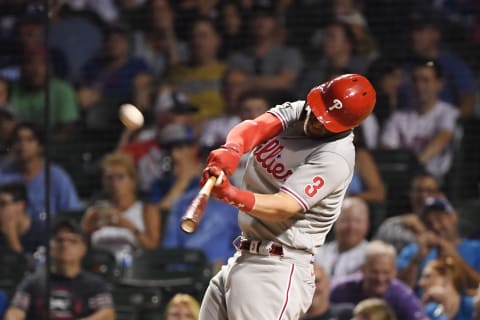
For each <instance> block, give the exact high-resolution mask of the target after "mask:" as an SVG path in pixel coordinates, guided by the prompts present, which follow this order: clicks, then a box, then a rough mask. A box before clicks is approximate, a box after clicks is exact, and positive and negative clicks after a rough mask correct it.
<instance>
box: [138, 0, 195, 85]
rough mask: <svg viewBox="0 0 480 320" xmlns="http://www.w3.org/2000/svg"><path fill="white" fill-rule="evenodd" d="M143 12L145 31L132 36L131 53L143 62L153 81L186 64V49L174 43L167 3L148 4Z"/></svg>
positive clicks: (153, 1) (172, 22)
mask: <svg viewBox="0 0 480 320" xmlns="http://www.w3.org/2000/svg"><path fill="white" fill-rule="evenodd" d="M147 10H148V13H149V17H148V27H147V30H146V31H142V32H136V33H135V35H134V39H133V40H134V45H133V52H134V55H135V56H136V57H139V58H142V59H143V60H145V61H146V62H147V64H148V65H149V67H150V69H151V70H152V72H153V74H154V75H155V77H157V78H162V77H165V76H166V75H167V74H168V72H169V71H170V68H171V67H172V66H174V65H176V64H178V63H185V62H186V61H187V58H188V47H187V45H186V43H184V42H181V41H178V40H177V37H176V34H175V26H174V12H173V8H172V6H171V5H170V2H169V1H168V0H152V1H150V2H149V4H148V6H147Z"/></svg>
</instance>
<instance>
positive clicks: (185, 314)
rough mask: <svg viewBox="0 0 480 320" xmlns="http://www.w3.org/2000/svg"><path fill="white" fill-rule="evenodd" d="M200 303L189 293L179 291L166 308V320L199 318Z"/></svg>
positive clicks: (194, 319) (193, 319)
mask: <svg viewBox="0 0 480 320" xmlns="http://www.w3.org/2000/svg"><path fill="white" fill-rule="evenodd" d="M199 313H200V304H199V303H198V301H197V300H195V298H194V297H192V296H191V295H189V294H183V293H177V294H176V295H174V296H173V298H172V299H170V301H169V302H168V304H167V307H166V308H165V320H186V319H190V320H198V316H199Z"/></svg>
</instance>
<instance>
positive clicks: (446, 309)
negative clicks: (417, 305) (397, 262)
mask: <svg viewBox="0 0 480 320" xmlns="http://www.w3.org/2000/svg"><path fill="white" fill-rule="evenodd" d="M466 277H468V272H464V270H463V269H462V264H461V263H457V261H456V260H455V258H452V257H444V258H439V259H435V260H432V261H430V262H429V263H428V264H427V265H426V267H425V269H423V272H422V276H421V277H420V280H419V286H420V288H421V290H422V301H423V303H424V306H425V313H426V315H427V316H428V317H429V319H433V320H440V319H465V320H467V319H472V317H473V313H474V305H473V294H474V293H475V290H472V289H471V288H468V286H467V284H468V283H470V282H472V280H473V282H477V283H478V282H479V281H480V278H477V279H472V280H469V279H466Z"/></svg>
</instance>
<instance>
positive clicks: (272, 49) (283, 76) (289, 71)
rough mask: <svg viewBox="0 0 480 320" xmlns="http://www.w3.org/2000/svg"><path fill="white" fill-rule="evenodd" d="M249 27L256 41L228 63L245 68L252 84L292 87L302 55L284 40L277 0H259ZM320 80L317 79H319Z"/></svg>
mask: <svg viewBox="0 0 480 320" xmlns="http://www.w3.org/2000/svg"><path fill="white" fill-rule="evenodd" d="M252 14H253V16H252V20H251V25H250V29H251V32H252V37H253V45H252V46H251V47H250V48H247V49H246V50H244V51H240V52H236V53H233V54H232V55H231V56H230V57H229V59H228V60H229V62H228V64H229V66H231V67H235V68H240V69H243V70H245V71H246V72H247V73H248V74H249V75H251V78H250V80H249V84H250V86H251V88H256V89H261V90H273V91H284V90H287V91H291V90H293V89H294V85H295V82H296V80H297V77H298V76H299V74H300V71H301V68H302V63H303V58H302V56H301V53H300V52H299V51H298V50H297V49H296V48H293V47H289V46H285V45H284V44H282V42H283V41H281V39H280V36H279V30H280V29H281V24H280V21H279V20H278V18H277V17H276V13H275V4H274V1H257V2H255V3H254V6H253V8H252ZM319 82H320V80H319V79H317V82H316V83H319Z"/></svg>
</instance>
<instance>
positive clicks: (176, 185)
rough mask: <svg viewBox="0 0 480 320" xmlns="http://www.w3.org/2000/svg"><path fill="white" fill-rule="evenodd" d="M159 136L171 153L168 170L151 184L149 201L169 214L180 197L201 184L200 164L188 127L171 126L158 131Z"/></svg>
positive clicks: (193, 137) (198, 150) (193, 139)
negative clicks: (170, 162)
mask: <svg viewBox="0 0 480 320" xmlns="http://www.w3.org/2000/svg"><path fill="white" fill-rule="evenodd" d="M160 137H161V138H160V139H161V140H160V143H161V145H162V147H164V148H165V150H167V152H168V153H169V154H170V157H171V161H172V164H171V170H170V172H168V173H166V174H165V175H164V176H162V177H161V178H159V179H157V180H155V181H153V183H152V186H151V189H150V199H149V200H150V202H151V203H154V204H155V205H156V206H157V208H158V209H159V210H160V211H166V212H168V211H170V209H171V206H172V204H173V202H174V201H176V200H177V199H178V198H179V197H180V195H181V194H183V193H184V192H186V191H188V190H192V189H196V188H197V186H198V185H199V184H200V173H201V169H202V163H201V162H200V154H199V152H200V149H199V146H198V143H197V139H196V137H195V136H194V135H193V132H192V130H191V128H190V127H188V126H185V125H181V124H170V125H168V126H166V127H165V128H164V129H163V130H162V131H161V135H160Z"/></svg>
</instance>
